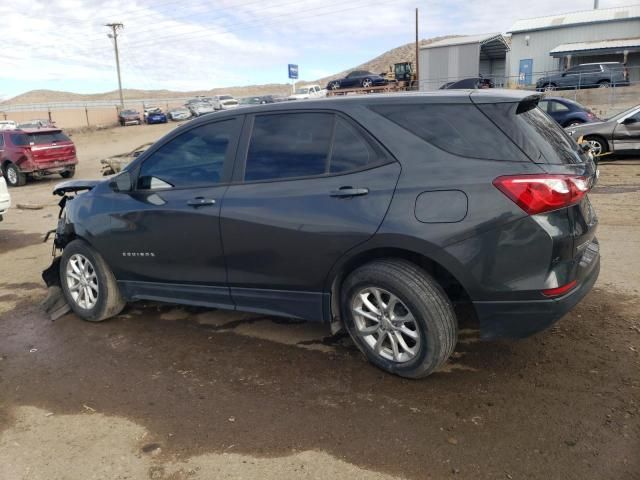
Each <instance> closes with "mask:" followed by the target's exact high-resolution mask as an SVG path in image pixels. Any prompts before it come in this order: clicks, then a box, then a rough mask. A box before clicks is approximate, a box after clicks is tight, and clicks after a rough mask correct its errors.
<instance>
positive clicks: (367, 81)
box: [362, 78, 373, 88]
mask: <svg viewBox="0 0 640 480" xmlns="http://www.w3.org/2000/svg"><path fill="white" fill-rule="evenodd" d="M371 85H373V82H372V81H371V80H370V79H369V78H365V79H364V80H363V81H362V86H363V87H364V88H370V87H371Z"/></svg>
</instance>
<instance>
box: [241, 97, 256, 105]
mask: <svg viewBox="0 0 640 480" xmlns="http://www.w3.org/2000/svg"><path fill="white" fill-rule="evenodd" d="M239 102H240V103H241V104H242V105H258V104H260V99H259V98H258V97H244V98H241V99H240V100H239Z"/></svg>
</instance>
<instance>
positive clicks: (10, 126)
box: [0, 120, 18, 130]
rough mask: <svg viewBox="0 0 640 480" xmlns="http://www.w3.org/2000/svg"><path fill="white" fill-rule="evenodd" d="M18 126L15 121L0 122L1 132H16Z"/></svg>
mask: <svg viewBox="0 0 640 480" xmlns="http://www.w3.org/2000/svg"><path fill="white" fill-rule="evenodd" d="M16 128H18V124H17V123H16V122H14V121H13V120H0V130H15V129H16Z"/></svg>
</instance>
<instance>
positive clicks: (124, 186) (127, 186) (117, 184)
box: [109, 171, 133, 192]
mask: <svg viewBox="0 0 640 480" xmlns="http://www.w3.org/2000/svg"><path fill="white" fill-rule="evenodd" d="M109 186H110V187H111V189H112V190H113V191H114V192H130V191H131V190H133V185H131V174H130V173H129V172H128V171H125V172H121V173H120V174H118V175H117V176H115V177H113V179H112V180H111V183H109Z"/></svg>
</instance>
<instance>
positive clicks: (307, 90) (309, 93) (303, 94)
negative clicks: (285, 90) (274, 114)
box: [289, 85, 327, 100]
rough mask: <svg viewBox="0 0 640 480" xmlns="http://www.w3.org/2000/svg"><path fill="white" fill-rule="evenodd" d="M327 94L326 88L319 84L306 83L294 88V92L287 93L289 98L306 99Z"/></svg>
mask: <svg viewBox="0 0 640 480" xmlns="http://www.w3.org/2000/svg"><path fill="white" fill-rule="evenodd" d="M326 96H327V90H326V89H324V88H320V85H307V86H304V87H300V88H296V93H294V94H293V95H289V100H306V99H308V98H322V97H326Z"/></svg>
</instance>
